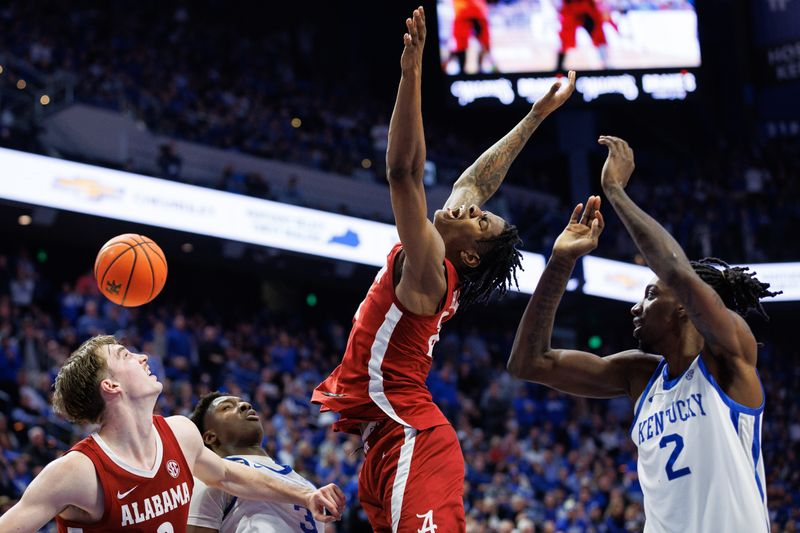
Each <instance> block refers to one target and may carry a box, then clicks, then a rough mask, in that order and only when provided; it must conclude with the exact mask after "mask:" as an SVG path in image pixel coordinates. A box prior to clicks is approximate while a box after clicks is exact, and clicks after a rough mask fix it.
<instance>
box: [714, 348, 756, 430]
mask: <svg viewBox="0 0 800 533" xmlns="http://www.w3.org/2000/svg"><path fill="white" fill-rule="evenodd" d="M698 365H699V366H700V371H701V372H702V373H703V376H704V377H705V378H706V381H708V382H709V383H710V384H711V386H712V387H714V389H716V391H717V394H719V397H720V399H721V400H722V402H723V403H724V404H725V405H727V406H728V408H729V409H730V410H731V411H734V412H736V413H742V414H746V415H751V416H758V415H760V414H761V413H762V412H763V411H764V405H765V404H766V402H767V395H766V394H765V393H764V384H763V383H761V376H760V375H759V374H758V369H756V377H757V378H758V386H759V387H760V388H761V405H759V406H758V407H747V406H746V405H742V404H740V403H739V402H737V401H736V400H734V399H733V398H731V397H730V396H728V395H727V394H726V393H725V391H724V390H722V387H720V386H719V383H717V380H716V379H714V376H713V375H712V374H711V372H710V371H709V370H708V367H707V366H706V364H705V362H704V361H703V356H702V354H701V355H700V362H699V363H698Z"/></svg>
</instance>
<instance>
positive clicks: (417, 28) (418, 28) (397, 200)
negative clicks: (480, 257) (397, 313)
mask: <svg viewBox="0 0 800 533" xmlns="http://www.w3.org/2000/svg"><path fill="white" fill-rule="evenodd" d="M406 27H407V28H408V33H406V34H405V35H404V36H403V44H404V48H403V54H402V56H401V58H400V67H401V69H402V75H401V77H400V87H399V88H398V90H397V101H396V102H395V106H394V111H393V112H392V119H391V121H390V123H389V142H388V146H387V149H386V175H387V177H388V179H389V190H390V192H391V195H392V210H393V211H394V218H395V222H396V224H397V233H398V234H399V236H400V242H402V243H403V252H404V259H403V265H402V275H401V281H400V283H399V284H398V286H397V297H398V298H399V299H400V301H401V302H402V303H403V305H405V306H406V307H407V308H409V309H410V310H411V311H413V312H415V313H425V314H428V313H431V312H433V311H434V310H435V307H436V302H438V301H439V299H441V297H442V295H443V294H444V291H445V289H446V287H447V282H446V280H445V275H444V267H443V266H442V265H443V263H444V255H445V247H444V242H443V241H442V238H441V236H440V235H439V232H437V231H436V228H434V226H433V223H432V222H431V221H430V220H428V205H427V202H426V200H425V187H424V185H423V183H422V175H423V171H424V167H425V134H424V132H423V129H422V94H421V92H422V89H421V75H422V50H423V48H424V46H425V12H424V10H423V9H422V8H421V7H419V8H417V9H415V10H414V13H413V15H412V17H411V18H409V19H406ZM432 302H433V303H432Z"/></svg>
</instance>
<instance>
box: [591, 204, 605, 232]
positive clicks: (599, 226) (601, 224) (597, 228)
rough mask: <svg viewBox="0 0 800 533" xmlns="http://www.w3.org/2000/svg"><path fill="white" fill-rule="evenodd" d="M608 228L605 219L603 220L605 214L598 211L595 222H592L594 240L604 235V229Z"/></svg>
mask: <svg viewBox="0 0 800 533" xmlns="http://www.w3.org/2000/svg"><path fill="white" fill-rule="evenodd" d="M605 227H606V222H605V219H603V214H602V213H601V212H600V211H596V212H595V214H594V220H592V238H593V239H596V238H597V237H599V236H600V234H601V233H603V228H605Z"/></svg>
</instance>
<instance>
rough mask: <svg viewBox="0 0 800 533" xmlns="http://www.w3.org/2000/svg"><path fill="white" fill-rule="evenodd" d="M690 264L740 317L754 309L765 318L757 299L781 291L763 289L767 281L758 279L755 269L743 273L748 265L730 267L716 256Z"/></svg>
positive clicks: (765, 287)
mask: <svg viewBox="0 0 800 533" xmlns="http://www.w3.org/2000/svg"><path fill="white" fill-rule="evenodd" d="M690 263H691V265H692V268H693V269H694V271H695V273H696V274H697V275H698V276H700V279H702V280H703V281H705V282H706V283H708V284H709V285H711V287H712V288H713V289H714V290H715V291H717V294H719V297H720V298H721V299H722V302H723V303H724V304H725V306H726V307H727V308H728V309H732V310H733V311H736V312H737V313H739V314H740V315H741V316H747V315H748V314H749V313H750V312H751V311H755V312H756V313H757V314H758V315H759V316H760V317H762V318H763V319H764V320H769V317H768V316H767V313H766V312H765V311H764V307H763V306H762V305H761V302H760V300H761V298H766V297H772V296H776V295H778V294H780V293H782V292H783V291H777V292H772V291H769V290H767V289H769V283H764V282H763V281H759V280H758V278H756V273H755V272H747V271H748V270H750V269H749V267H732V266H730V265H729V264H728V263H726V262H725V261H723V260H721V259H717V258H716V257H706V258H705V259H701V260H699V261H690Z"/></svg>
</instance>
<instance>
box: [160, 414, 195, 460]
mask: <svg viewBox="0 0 800 533" xmlns="http://www.w3.org/2000/svg"><path fill="white" fill-rule="evenodd" d="M164 421H165V422H166V423H167V425H168V426H169V428H170V429H171V430H172V433H174V434H175V439H177V441H178V444H179V445H180V447H181V451H182V452H183V455H184V457H185V458H186V461H187V462H188V463H189V467H190V468H193V467H194V462H195V459H197V456H198V455H199V454H200V452H201V451H202V450H203V448H204V446H203V438H202V437H201V436H200V431H199V430H198V429H197V426H195V425H194V422H192V421H191V420H189V419H188V418H186V417H185V416H179V415H176V416H170V417H167V418H165V419H164Z"/></svg>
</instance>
